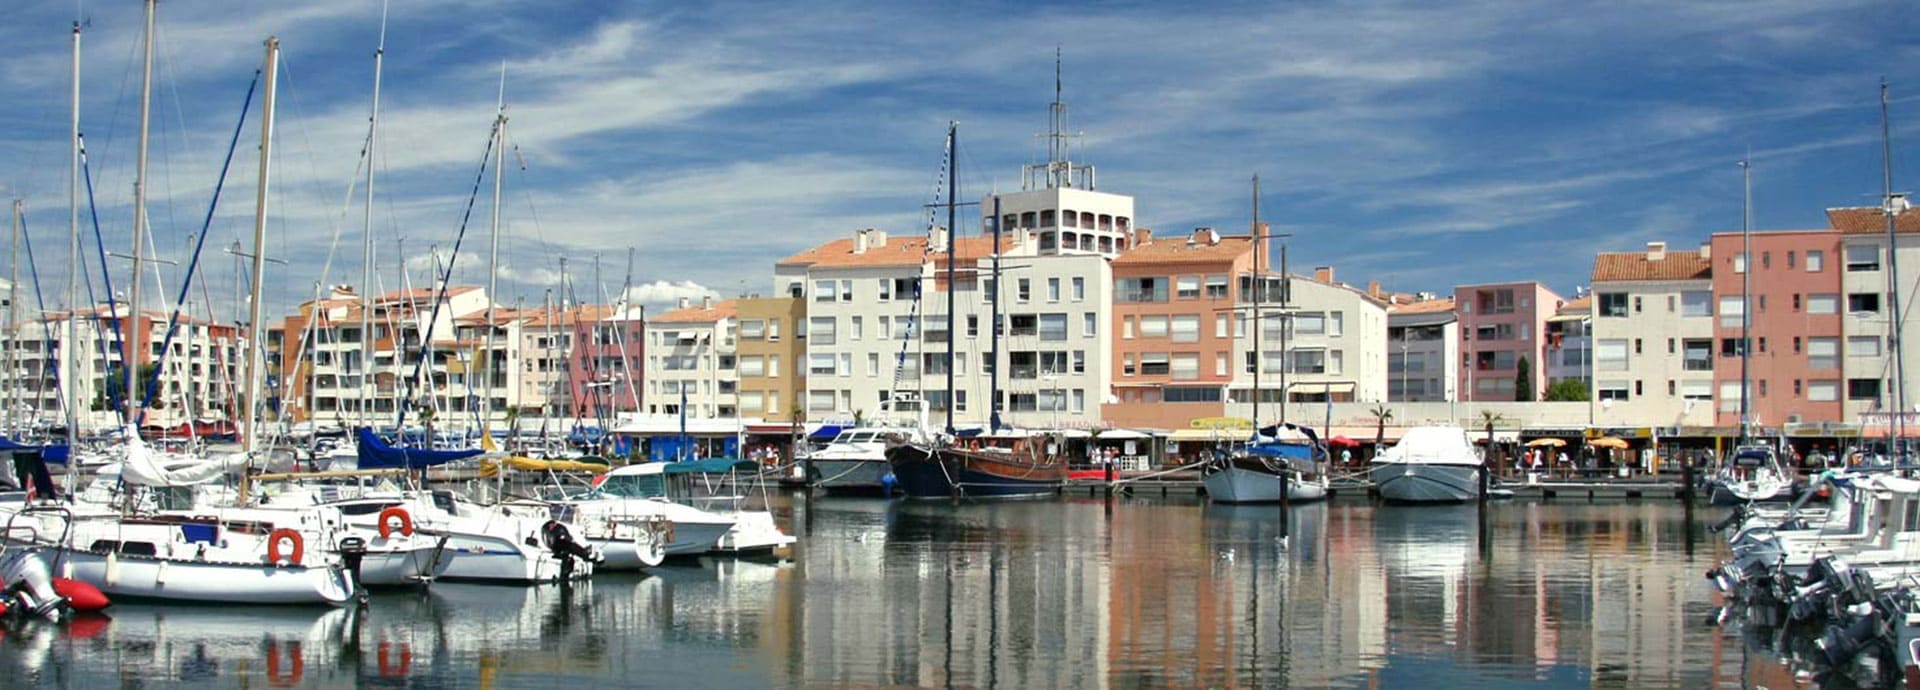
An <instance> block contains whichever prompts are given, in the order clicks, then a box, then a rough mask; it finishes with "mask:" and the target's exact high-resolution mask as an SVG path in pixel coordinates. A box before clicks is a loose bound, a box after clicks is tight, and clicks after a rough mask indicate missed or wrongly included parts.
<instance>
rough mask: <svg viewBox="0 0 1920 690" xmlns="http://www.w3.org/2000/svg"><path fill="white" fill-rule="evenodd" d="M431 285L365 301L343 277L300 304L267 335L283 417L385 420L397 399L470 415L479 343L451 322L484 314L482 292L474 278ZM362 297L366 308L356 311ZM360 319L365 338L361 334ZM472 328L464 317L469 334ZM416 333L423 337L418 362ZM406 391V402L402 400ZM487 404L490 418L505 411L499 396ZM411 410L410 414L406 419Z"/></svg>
mask: <svg viewBox="0 0 1920 690" xmlns="http://www.w3.org/2000/svg"><path fill="white" fill-rule="evenodd" d="M436 292H437V291H436V290H433V289H414V290H399V291H394V292H389V293H387V294H384V295H380V296H378V297H375V298H373V299H372V300H371V301H370V302H365V303H363V301H362V299H361V298H360V296H359V295H358V294H357V293H356V292H354V290H353V289H352V288H349V287H345V286H340V287H335V288H333V289H332V290H331V291H329V293H328V295H327V296H326V297H323V298H320V299H317V300H309V301H307V302H303V303H301V304H300V305H298V306H297V307H296V308H295V311H294V313H293V314H292V315H289V316H287V317H286V318H285V319H284V320H283V321H282V322H281V323H280V325H279V326H278V327H277V328H275V329H274V331H275V332H273V333H270V334H269V345H270V348H269V351H268V356H269V361H270V365H269V366H268V370H269V371H274V372H277V373H278V379H279V380H278V381H277V382H275V383H277V384H278V385H277V386H273V388H274V390H275V392H276V394H277V395H278V396H279V408H280V415H281V417H282V418H283V419H286V420H289V421H295V422H304V421H311V422H314V423H316V424H319V425H322V426H352V425H355V424H362V423H372V424H375V425H378V426H386V425H391V424H393V423H394V421H395V420H398V419H400V418H401V413H400V412H398V411H397V410H400V409H401V408H402V407H404V408H407V409H418V408H420V407H423V406H425V405H429V404H430V405H432V406H433V408H434V409H436V410H437V411H438V412H437V413H436V414H438V418H439V419H440V420H443V422H445V421H446V420H450V419H451V420H455V422H456V423H457V421H458V420H464V419H469V418H470V413H471V412H472V411H475V410H477V409H478V406H477V405H470V404H469V401H470V399H475V398H474V396H475V395H477V393H478V389H476V388H470V387H469V385H468V377H467V371H468V370H469V369H470V368H471V367H470V362H472V361H473V350H474V348H475V347H476V346H480V345H482V344H483V343H481V342H480V340H479V339H474V338H471V337H469V338H468V340H467V342H464V343H463V342H461V340H460V338H461V334H460V333H459V332H458V331H457V328H456V321H458V320H460V319H464V318H468V317H473V316H476V315H479V314H482V313H484V311H485V310H486V307H487V303H488V298H487V295H486V293H485V291H483V290H481V289H480V288H477V287H454V288H450V289H448V290H446V294H445V295H443V296H441V297H440V298H439V299H438V300H436V298H435V295H436ZM436 301H437V302H438V303H439V308H438V309H435V308H434V306H435V303H436ZM364 304H371V309H372V311H371V312H369V313H365V314H363V310H364V309H365V308H366V307H365V306H363V305H364ZM367 328H370V329H371V333H370V336H371V343H364V342H362V331H363V330H364V329H367ZM475 328H476V327H475V326H472V325H469V327H468V335H469V336H471V334H472V333H474V332H475ZM481 330H482V331H484V329H481ZM429 338H430V340H428V339H429ZM423 341H426V344H427V345H429V347H427V348H425V349H426V350H427V354H428V355H429V356H428V357H426V359H425V361H426V362H427V364H425V365H422V357H421V354H422V349H423V348H422V343H423ZM369 351H371V353H372V356H371V358H368V357H367V354H366V353H367V352H369ZM410 381H411V382H413V384H412V385H409V384H408V382H410ZM409 393H410V394H411V403H412V404H403V403H402V401H403V399H404V398H406V397H407V396H408V395H409ZM494 409H495V410H496V411H497V414H496V419H504V415H505V405H500V406H498V407H496V408H494ZM417 414H418V413H417V412H413V413H409V414H407V416H406V421H407V422H408V423H412V422H413V421H414V420H415V419H417Z"/></svg>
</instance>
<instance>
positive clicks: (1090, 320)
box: [1080, 311, 1100, 336]
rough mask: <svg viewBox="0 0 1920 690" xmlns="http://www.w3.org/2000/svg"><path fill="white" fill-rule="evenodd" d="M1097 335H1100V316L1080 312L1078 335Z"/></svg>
mask: <svg viewBox="0 0 1920 690" xmlns="http://www.w3.org/2000/svg"><path fill="white" fill-rule="evenodd" d="M1099 333H1100V315H1099V314H1097V313H1094V312H1090V311H1089V312H1082V313H1081V314H1080V334H1081V335H1085V336H1092V335H1097V334H1099Z"/></svg>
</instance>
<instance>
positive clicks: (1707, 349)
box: [1681, 338, 1713, 371]
mask: <svg viewBox="0 0 1920 690" xmlns="http://www.w3.org/2000/svg"><path fill="white" fill-rule="evenodd" d="M1682 346H1683V347H1684V348H1685V350H1686V351H1685V352H1684V353H1682V355H1681V357H1682V360H1681V363H1682V366H1681V368H1682V369H1684V370H1686V371H1713V341H1712V340H1710V339H1706V338H1688V339H1687V340H1685V341H1684V342H1683V344H1682Z"/></svg>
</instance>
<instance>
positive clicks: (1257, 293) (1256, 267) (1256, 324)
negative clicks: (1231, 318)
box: [1249, 173, 1267, 435]
mask: <svg viewBox="0 0 1920 690" xmlns="http://www.w3.org/2000/svg"><path fill="white" fill-rule="evenodd" d="M1262 235H1263V233H1261V232H1260V173H1254V174H1253V280H1252V281H1251V282H1250V283H1249V284H1251V285H1252V286H1253V433H1254V434H1255V435H1259V433H1260V398H1261V397H1262V395H1261V393H1260V365H1261V364H1262V362H1261V361H1260V360H1261V359H1262V358H1263V357H1265V356H1266V353H1264V352H1261V351H1260V308H1261V307H1262V306H1263V305H1264V304H1265V303H1266V302H1265V297H1266V288H1267V279H1266V276H1263V275H1261V274H1260V260H1261V259H1263V258H1265V257H1263V256H1261V255H1262V254H1266V253H1267V238H1266V237H1264V236H1262Z"/></svg>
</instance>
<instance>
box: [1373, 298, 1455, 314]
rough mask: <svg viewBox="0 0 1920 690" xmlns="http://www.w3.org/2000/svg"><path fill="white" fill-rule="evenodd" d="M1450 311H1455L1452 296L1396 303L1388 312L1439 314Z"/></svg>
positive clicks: (1388, 308)
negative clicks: (1409, 302)
mask: <svg viewBox="0 0 1920 690" xmlns="http://www.w3.org/2000/svg"><path fill="white" fill-rule="evenodd" d="M1449 311H1453V298H1452V297H1441V298H1439V299H1430V300H1422V301H1419V302H1414V303H1412V304H1396V305H1393V306H1391V307H1387V313H1389V314H1438V313H1441V312H1449Z"/></svg>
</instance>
